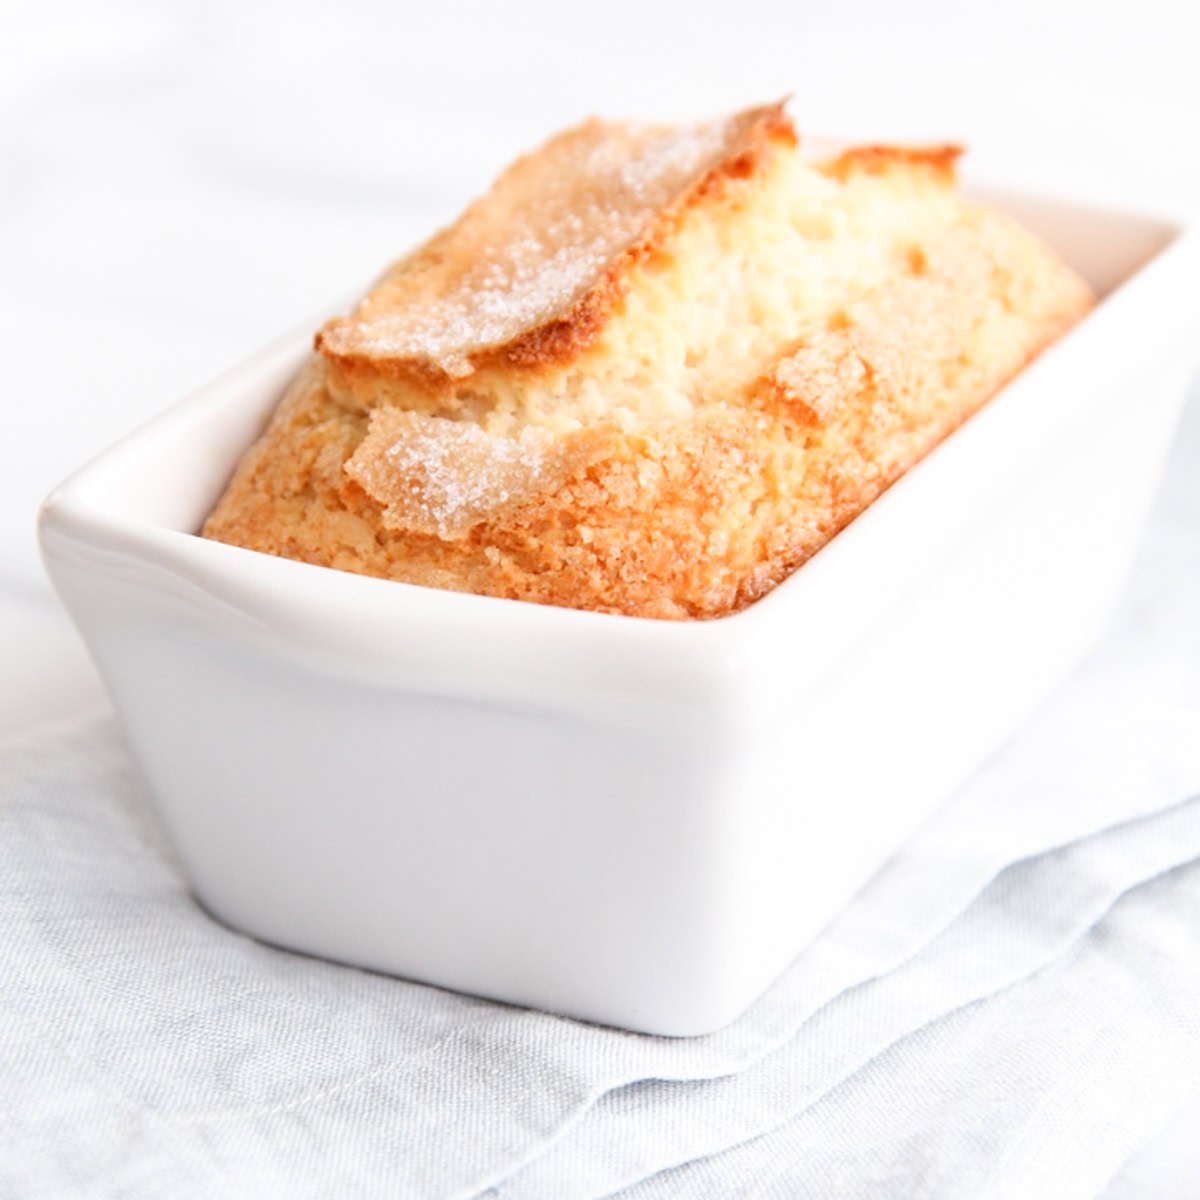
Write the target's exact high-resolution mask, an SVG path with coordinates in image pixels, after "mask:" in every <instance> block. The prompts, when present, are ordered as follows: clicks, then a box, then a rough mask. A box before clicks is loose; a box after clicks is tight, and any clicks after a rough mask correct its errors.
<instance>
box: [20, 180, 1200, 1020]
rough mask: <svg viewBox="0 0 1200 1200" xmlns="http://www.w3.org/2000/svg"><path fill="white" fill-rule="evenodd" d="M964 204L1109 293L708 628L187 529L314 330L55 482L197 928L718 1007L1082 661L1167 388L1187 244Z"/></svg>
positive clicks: (636, 1010)
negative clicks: (196, 913) (1010, 222)
mask: <svg viewBox="0 0 1200 1200" xmlns="http://www.w3.org/2000/svg"><path fill="white" fill-rule="evenodd" d="M990 198H991V199H993V201H994V202H997V203H999V204H1000V205H1001V206H1002V207H1006V208H1008V209H1009V210H1010V211H1012V212H1014V213H1015V214H1016V215H1017V216H1018V217H1020V218H1021V219H1022V220H1024V221H1025V222H1026V223H1027V224H1028V225H1029V226H1031V227H1032V228H1033V229H1034V230H1035V231H1037V232H1040V233H1041V235H1042V236H1043V237H1044V238H1046V239H1047V240H1048V241H1050V242H1051V243H1052V244H1054V245H1055V246H1056V247H1057V248H1058V249H1059V250H1060V252H1061V253H1062V254H1063V255H1064V256H1065V257H1066V258H1067V260H1068V261H1069V262H1071V263H1072V264H1073V265H1074V266H1076V267H1077V268H1078V269H1079V270H1081V271H1082V272H1083V273H1084V274H1085V275H1086V276H1087V277H1088V278H1089V280H1090V281H1091V282H1092V284H1093V285H1094V286H1095V287H1096V288H1097V289H1098V290H1099V291H1101V292H1102V293H1103V294H1104V295H1105V299H1104V301H1103V303H1102V304H1101V305H1100V306H1099V307H1098V308H1097V310H1096V311H1095V313H1093V314H1092V315H1091V316H1089V317H1088V318H1087V320H1086V321H1084V322H1083V323H1082V324H1081V325H1080V326H1079V327H1078V328H1077V329H1076V330H1074V331H1073V332H1072V333H1071V334H1070V335H1068V336H1067V337H1066V338H1065V339H1064V340H1063V341H1062V342H1061V343H1059V344H1058V345H1056V346H1055V347H1053V348H1052V349H1050V350H1049V351H1048V352H1047V353H1046V354H1044V355H1043V356H1042V357H1041V358H1040V359H1039V360H1038V361H1037V362H1035V363H1034V364H1033V365H1032V366H1031V367H1030V368H1029V369H1028V370H1026V371H1025V372H1024V373H1023V374H1022V375H1021V376H1020V377H1019V378H1018V379H1017V380H1016V381H1014V382H1013V383H1012V384H1011V385H1010V386H1009V387H1007V388H1006V389H1004V391H1003V392H1001V393H1000V394H999V395H998V396H997V397H996V398H995V399H994V400H992V402H991V403H990V404H989V405H988V406H987V407H986V408H985V409H984V410H983V411H982V412H981V413H979V414H978V415H977V416H976V417H974V418H972V419H971V420H970V421H969V422H968V423H967V424H966V425H965V426H964V427H963V428H962V429H960V430H959V431H958V432H957V433H955V434H954V435H953V436H952V437H951V438H949V439H948V440H947V441H946V442H945V443H944V444H943V445H942V446H940V447H939V448H938V449H937V450H935V451H934V452H933V453H932V454H931V455H930V456H929V457H928V458H927V459H926V460H925V461H924V462H922V463H921V464H920V465H919V466H918V467H917V468H916V469H914V470H913V471H911V472H910V473H909V474H908V475H907V476H905V478H903V479H902V480H901V481H900V482H898V483H897V484H896V485H895V486H894V487H893V488H892V489H891V490H890V491H888V492H887V493H886V494H885V495H884V496H883V497H882V498H881V499H880V500H879V501H877V502H876V503H875V504H874V505H873V506H872V507H871V508H870V509H869V510H868V511H867V512H866V513H864V514H863V515H862V516H861V517H860V518H859V519H858V520H856V521H855V522H854V523H853V524H852V525H851V526H849V527H848V528H847V529H846V530H844V531H843V532H842V533H841V534H839V535H838V536H837V537H836V538H835V539H834V540H833V541H832V542H831V543H830V544H829V545H828V546H827V547H826V548H825V549H823V550H822V551H821V552H820V553H819V554H817V555H816V556H815V557H814V558H813V559H812V560H811V561H810V562H808V563H807V564H806V565H805V566H804V567H802V568H801V569H800V570H799V571H798V572H796V574H795V575H794V576H793V577H792V578H791V579H789V580H788V581H786V582H785V583H784V584H783V585H782V586H780V587H779V588H778V589H777V590H776V591H775V592H773V593H772V594H771V595H769V596H767V597H766V598H765V599H763V600H761V601H759V602H758V603H757V604H755V605H753V606H752V607H751V608H749V609H747V610H745V611H744V612H742V613H739V614H737V615H735V616H732V617H727V618H724V619H721V620H717V621H710V622H695V623H683V624H679V623H667V622H656V621H650V620H643V619H637V618H630V617H620V616H607V615H601V614H595V613H586V612H576V611H571V610H565V609H555V608H549V607H542V606H537V605H532V604H526V603H522V602H515V601H507V600H496V599H491V598H485V597H478V596H468V595H459V594H454V593H448V592H439V591H432V590H427V589H423V588H418V587H413V586H409V585H406V584H400V583H392V582H387V581H382V580H376V579H368V578H363V577H359V576H354V575H350V574H344V573H340V572H336V571H332V570H326V569H323V568H319V567H313V566H309V565H307V564H302V563H295V562H289V561H286V560H283V559H276V558H272V557H269V556H266V555H261V554H257V553H254V552H251V551H247V550H242V549H238V548H235V547H230V546H225V545H221V544H218V543H214V542H209V541H205V540H203V539H201V538H199V537H197V536H196V535H195V531H196V530H197V528H198V527H199V525H200V523H201V522H202V520H203V518H204V516H205V515H206V513H207V512H208V510H209V508H210V506H211V505H212V503H213V502H214V500H215V498H216V497H217V495H218V494H219V492H220V490H221V489H222V488H223V486H224V484H225V481H226V479H227V478H228V475H229V472H230V470H231V468H232V465H233V464H234V462H235V461H236V459H237V458H238V456H239V455H240V454H241V452H242V451H243V450H244V449H245V448H246V446H247V445H248V444H249V443H250V442H251V440H252V439H253V438H254V437H255V435H256V434H257V432H258V431H259V429H260V428H261V427H262V425H263V422H264V421H265V419H266V418H267V416H268V414H269V413H270V411H271V410H272V408H273V407H274V405H275V403H276V402H277V400H278V398H279V396H280V393H281V391H282V389H283V387H284V386H285V384H286V382H287V381H288V379H289V378H290V377H291V375H292V374H293V372H294V371H295V370H296V369H297V367H298V365H299V364H300V363H301V361H302V360H303V358H304V356H305V354H306V353H307V345H308V340H309V339H308V334H307V332H305V333H304V334H303V335H301V336H297V337H296V338H294V339H291V340H289V341H287V342H285V343H282V344H280V345H278V346H275V347H273V348H271V349H268V350H266V351H264V352H263V353H262V354H261V355H259V356H258V357H256V358H255V359H254V360H252V361H251V362H249V363H247V364H246V365H244V366H243V367H241V368H239V369H237V370H235V371H233V372H231V373H230V374H229V375H227V376H225V377H224V378H223V379H220V380H218V381H217V382H216V383H214V384H213V385H211V386H210V387H208V388H207V389H205V390H204V391H203V392H201V393H200V394H198V395H196V396H194V397H192V398H191V399H189V400H187V401H185V402H183V403H182V404H180V405H178V406H176V407H175V408H173V409H171V410H170V411H169V412H167V413H165V414H164V415H163V416H162V417H160V418H158V419H157V420H155V421H154V422H152V423H151V424H149V425H147V426H146V427H144V428H143V429H141V430H139V431H138V432H136V433H134V434H133V435H131V436H130V437H128V438H126V439H125V440H124V441H123V442H121V443H120V444H118V445H117V446H115V447H114V448H113V449H111V450H110V451H108V452H107V453H106V454H104V455H103V456H101V457H100V458H99V459H97V460H96V461H94V462H93V463H92V464H90V465H89V466H87V467H86V468H84V469H83V470H82V471H80V472H79V473H78V474H76V475H75V476H73V477H72V478H71V479H69V480H68V481H67V482H66V483H64V484H63V485H62V486H61V487H60V488H59V489H57V490H56V491H55V492H54V493H53V494H52V495H51V496H50V497H49V499H48V500H47V501H46V503H45V506H44V508H43V512H42V517H41V539H42V547H43V553H44V556H45V560H46V564H47V567H48V568H49V571H50V573H51V575H52V577H53V580H54V583H55V585H56V587H57V589H58V591H59V593H60V594H61V596H62V598H63V600H64V602H65V603H66V605H67V607H68V608H69V610H70V612H71V614H72V616H73V618H74V619H75V621H76V623H77V625H78V626H79V628H80V630H81V631H82V633H83V635H84V637H85V639H86V640H87V642H88V645H89V647H90V648H91V651H92V653H93V655H94V656H95V659H96V661H97V663H98V665H99V667H100V670H101V673H102V675H103V677H104V679H105V682H106V684H107V686H108V688H109V690H110V692H111V694H112V698H113V701H114V703H115V705H116V707H117V709H118V711H119V713H120V715H121V718H122V720H123V722H124V725H125V729H126V732H127V734H128V738H129V741H130V743H131V745H132V747H133V748H134V751H135V753H136V754H137V757H138V759H139V761H140V763H141V765H142V768H143V770H144V772H145V775H146V778H147V779H148V781H149V784H150V787H151V790H152V792H153V795H154V797H155V799H156V801H157V803H158V806H159V808H160V811H161V815H162V818H163V821H164V823H165V825H166V827H167V829H168V832H169V834H170V836H171V838H172V840H173V842H174V844H175V846H176V848H177V850H178V853H179V855H180V858H181V860H182V862H183V864H184V866H185V869H186V870H187V872H188V873H189V875H190V878H191V882H192V885H193V887H194V890H195V892H196V894H197V896H198V897H199V899H200V900H201V901H202V902H203V903H204V905H205V906H206V907H207V908H208V909H209V910H210V911H211V912H212V913H213V914H215V915H216V916H217V917H219V918H220V919H221V920H223V921H226V922H227V923H229V924H230V925H233V926H235V927H237V928H239V929H243V930H245V931H247V932H249V933H252V934H254V935H255V936H257V937H260V938H263V939H265V940H267V941H269V942H273V943H276V944H279V945H282V946H287V947H290V948H294V949H297V950H301V951H305V952H308V953H311V954H316V955H322V956H326V957H329V958H333V959H337V960H340V961H344V962H347V963H354V964H358V965H361V966H365V967H370V968H374V969H376V970H380V971H385V972H389V973H393V974H397V975H403V976H408V977H412V978H415V979H419V980H424V981H427V982H429V983H434V984H438V985H441V986H443V987H449V988H455V989H459V990H462V991H466V992H472V993H478V994H480V995H484V996H489V997H495V998H498V999H501V1000H506V1001H511V1002H513V1003H517V1004H523V1005H531V1006H536V1007H540V1008H546V1009H551V1010H554V1011H559V1012H563V1013H567V1014H570V1015H573V1016H578V1017H583V1018H587V1019H590V1020H594V1021H600V1022H604V1023H607V1024H613V1025H619V1026H623V1027H626V1028H629V1029H635V1030H644V1031H649V1032H654V1033H664V1034H672V1035H687V1034H699V1033H704V1032H707V1031H710V1030H713V1029H715V1028H718V1027H719V1026H721V1025H723V1024H725V1023H726V1022H728V1021H730V1020H731V1019H733V1018H734V1017H735V1016H737V1015H738V1013H740V1012H741V1011H742V1010H743V1009H744V1008H745V1007H746V1006H747V1005H748V1004H749V1003H750V1002H751V1001H752V1000H753V999H754V998H755V997H756V996H757V995H758V994H759V993H760V992H761V991H762V990H763V989H764V988H765V987H766V986H767V985H768V984H769V983H770V982H771V980H772V979H773V978H774V977H775V976H776V975H777V974H778V973H779V972H780V971H781V970H782V969H783V968H784V967H785V966H786V965H787V963H788V962H789V961H790V960H791V959H792V958H793V957H794V956H795V955H796V954H797V952H798V951H799V950H801V949H802V948H803V947H804V945H805V944H806V943H807V942H809V941H810V940H811V939H812V938H813V936H814V935H815V934H816V933H817V932H818V931H819V930H820V929H821V927H822V926H823V925H825V924H826V923H827V922H828V921H829V920H830V918H831V917H832V916H833V915H834V914H835V913H836V912H837V911H838V910H839V909H840V908H841V907H842V906H843V905H844V904H845V903H846V902H847V900H849V898H850V897H851V896H852V895H853V893H854V892H855V891H856V890H857V889H858V888H860V887H861V886H862V884H863V883H864V882H865V881H866V880H867V879H868V877H869V876H870V875H871V874H872V873H873V872H874V871H875V870H876V869H877V868H878V867H879V866H880V865H881V864H882V863H883V862H884V861H885V860H886V859H887V858H888V856H889V855H891V854H892V853H893V852H894V851H895V850H896V849H897V848H898V847H899V845H900V844H901V843H902V842H903V841H904V840H905V839H906V838H907V837H908V836H909V834H910V833H911V832H912V831H913V830H914V829H915V828H916V827H917V826H918V825H919V824H920V823H921V822H922V821H923V820H924V819H925V818H926V817H928V815H929V814H930V813H931V812H932V810H933V809H934V807H935V806H936V805H937V804H938V803H939V802H940V801H941V800H943V799H944V798H945V797H946V796H947V795H948V794H949V793H950V792H951V791H952V790H953V788H954V787H955V786H956V785H957V784H958V783H959V782H960V781H961V780H962V779H963V778H964V777H965V776H966V775H967V774H968V773H969V772H970V771H971V770H972V769H973V768H974V767H975V766H977V765H978V764H979V763H980V762H981V761H982V760H983V759H984V758H985V757H986V756H987V755H988V754H989V753H990V752H991V751H992V750H993V749H994V748H995V747H996V746H997V745H998V744H999V743H1000V742H1001V741H1002V740H1003V739H1004V738H1005V737H1007V736H1008V735H1009V734H1010V733H1011V732H1012V731H1013V729H1014V728H1015V727H1016V725H1017V724H1018V723H1019V722H1020V720H1021V718H1022V717H1023V716H1024V715H1025V714H1027V713H1028V712H1029V710H1030V709H1031V707H1032V706H1034V705H1035V704H1036V703H1037V702H1038V701H1039V699H1041V698H1042V697H1043V696H1045V695H1046V693H1047V692H1048V691H1049V690H1050V689H1051V688H1052V687H1053V685H1054V684H1055V683H1056V681H1058V680H1059V679H1060V678H1061V677H1062V676H1063V675H1064V673H1065V672H1067V671H1068V670H1069V669H1070V667H1071V666H1072V664H1074V663H1075V662H1076V661H1077V660H1078V659H1079V658H1080V657H1081V656H1082V655H1083V654H1084V653H1085V651H1086V650H1087V648H1088V647H1089V646H1090V645H1091V644H1092V643H1093V642H1094V640H1095V638H1096V636H1097V634H1098V633H1099V631H1100V630H1101V629H1102V627H1103V624H1104V621H1105V619H1106V615H1107V613H1108V612H1109V609H1110V606H1111V604H1112V602H1113V601H1114V599H1115V598H1116V595H1117V593H1118V590H1119V587H1120V584H1121V581H1122V578H1123V575H1124V573H1125V571H1126V570H1127V568H1128V564H1129V561H1130V558H1131V555H1132V552H1133V550H1134V547H1135V544H1136V540H1137V536H1138V531H1139V527H1140V525H1141V522H1142V520H1143V517H1144V515H1145V512H1146V510H1147V508H1148V505H1149V502H1150V499H1151V496H1152V493H1153V490H1154V486H1155V482H1156V479H1157V474H1158V470H1159V466H1160V463H1161V460H1162V457H1163V455H1164V452H1165V449H1166V446H1167V444H1168V441H1169V438H1170V433H1171V429H1172V423H1173V420H1174V417H1175V415H1176V411H1177V409H1178V407H1179V404H1180V402H1181V400H1182V398H1183V392H1184V385H1185V382H1186V372H1187V370H1188V368H1189V367H1190V366H1191V365H1192V359H1191V358H1189V354H1190V352H1191V351H1192V350H1193V347H1192V345H1191V344H1190V340H1189V335H1190V334H1191V333H1192V329H1191V326H1190V322H1191V321H1193V320H1194V318H1193V317H1192V310H1191V306H1192V305H1194V298H1195V284H1194V280H1195V278H1196V274H1197V272H1198V271H1200V255H1198V254H1197V251H1196V239H1195V237H1194V235H1185V234H1184V233H1183V232H1182V231H1181V230H1180V229H1179V228H1177V227H1176V226H1174V225H1173V224H1171V223H1170V222H1167V221H1161V220H1156V219H1152V218H1147V217H1142V216H1136V215H1129V214H1122V213H1113V212H1108V211H1102V210H1095V209H1089V208H1086V207H1083V206H1078V205H1072V204H1065V203H1060V202H1050V201H1045V200H1039V199H1034V198H1029V197H1023V196H1011V195H1000V194H993V195H992V196H991V197H990Z"/></svg>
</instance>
